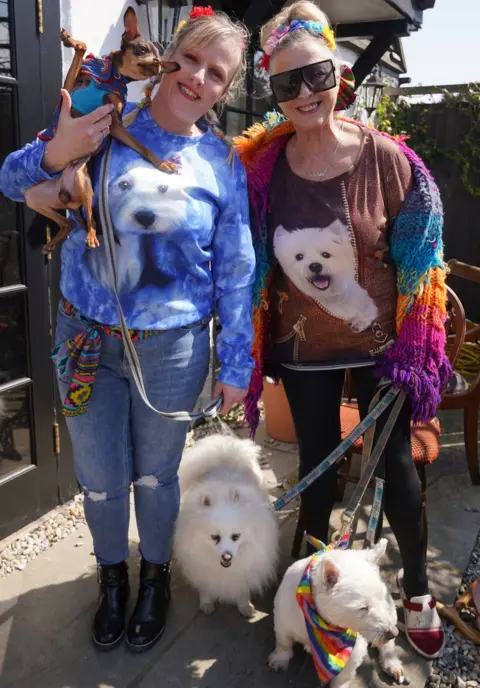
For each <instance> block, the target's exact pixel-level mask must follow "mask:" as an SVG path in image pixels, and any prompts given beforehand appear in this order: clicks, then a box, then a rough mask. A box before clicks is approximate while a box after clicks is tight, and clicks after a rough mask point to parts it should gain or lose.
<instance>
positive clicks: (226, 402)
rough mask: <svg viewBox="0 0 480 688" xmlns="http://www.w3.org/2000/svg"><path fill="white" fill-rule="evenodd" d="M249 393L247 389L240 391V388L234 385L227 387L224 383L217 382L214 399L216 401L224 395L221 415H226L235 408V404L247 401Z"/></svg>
mask: <svg viewBox="0 0 480 688" xmlns="http://www.w3.org/2000/svg"><path fill="white" fill-rule="evenodd" d="M247 391H248V390H246V389H240V387H234V386H233V385H226V384H225V383H223V382H217V384H216V385H215V391H214V393H213V397H214V399H216V398H217V397H219V396H220V394H223V406H222V408H221V409H220V413H221V414H222V415H226V414H227V413H228V412H229V411H230V410H231V409H232V408H233V406H235V404H238V402H239V401H242V399H245V397H246V396H247Z"/></svg>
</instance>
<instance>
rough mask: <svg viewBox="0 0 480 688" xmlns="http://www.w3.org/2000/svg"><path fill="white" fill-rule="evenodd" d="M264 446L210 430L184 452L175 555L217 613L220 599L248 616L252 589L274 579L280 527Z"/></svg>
mask: <svg viewBox="0 0 480 688" xmlns="http://www.w3.org/2000/svg"><path fill="white" fill-rule="evenodd" d="M260 451H261V448H260V447H259V446H258V445H256V444H255V443H254V442H252V441H251V440H241V439H238V438H236V437H233V436H225V435H211V436H209V437H205V438H203V439H201V440H199V441H198V442H197V443H196V444H195V445H194V446H193V447H192V448H191V449H189V450H187V451H186V452H185V454H184V456H183V458H182V461H181V463H180V470H179V478H180V491H181V503H180V512H179V516H178V520H177V524H176V529H175V541H174V554H175V558H176V560H177V561H178V563H179V565H180V568H181V570H182V573H183V575H184V577H185V578H186V579H187V581H188V582H189V583H190V584H191V585H192V587H193V588H195V589H196V590H198V592H199V594H200V608H201V609H202V611H203V612H204V613H205V614H211V613H212V612H213V611H214V609H215V602H225V603H229V604H234V605H236V606H237V608H238V611H239V612H240V613H241V614H243V615H244V616H246V617H251V616H252V614H253V613H254V611H255V609H254V607H253V605H252V603H251V601H250V597H251V594H252V593H255V592H261V591H262V590H263V589H264V588H265V587H266V586H267V585H268V583H270V582H271V581H272V580H274V578H275V574H276V567H277V561H278V542H279V528H278V522H277V519H276V517H275V514H274V513H273V511H272V509H271V508H270V502H269V498H268V492H267V490H266V487H265V486H264V483H263V475H262V470H261V468H260V465H259V462H258V459H259V455H260Z"/></svg>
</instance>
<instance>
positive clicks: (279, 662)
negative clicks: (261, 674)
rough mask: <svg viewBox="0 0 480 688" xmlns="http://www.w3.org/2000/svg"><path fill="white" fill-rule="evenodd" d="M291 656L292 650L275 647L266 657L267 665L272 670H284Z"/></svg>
mask: <svg viewBox="0 0 480 688" xmlns="http://www.w3.org/2000/svg"><path fill="white" fill-rule="evenodd" d="M292 656H293V651H292V650H278V649H276V650H274V651H273V652H272V653H271V654H270V655H269V657H268V666H269V667H270V669H271V670H272V671H286V670H287V669H288V665H289V662H290V660H291V659H292Z"/></svg>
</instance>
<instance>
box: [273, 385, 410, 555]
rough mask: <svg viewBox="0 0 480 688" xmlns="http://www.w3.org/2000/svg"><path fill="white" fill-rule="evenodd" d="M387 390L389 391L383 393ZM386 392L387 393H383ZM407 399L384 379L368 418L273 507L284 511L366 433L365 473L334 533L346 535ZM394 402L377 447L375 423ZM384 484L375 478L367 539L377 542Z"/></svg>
mask: <svg viewBox="0 0 480 688" xmlns="http://www.w3.org/2000/svg"><path fill="white" fill-rule="evenodd" d="M383 392H385V394H383ZM382 394H383V396H382ZM404 401H405V393H404V392H401V391H400V390H398V389H395V388H393V387H391V386H390V381H389V380H382V381H381V382H380V384H379V386H378V389H377V392H376V394H375V396H374V398H373V399H372V402H371V404H370V407H369V412H368V414H367V415H366V416H365V418H364V419H363V420H362V421H360V423H359V424H358V425H357V426H356V427H355V428H354V429H353V430H352V432H351V433H350V434H349V435H348V436H347V437H346V438H345V439H344V440H342V442H341V443H340V444H339V445H338V447H337V448H336V449H334V450H333V451H332V452H331V453H330V454H329V455H328V456H327V457H326V458H325V459H324V460H323V461H322V462H321V463H320V464H319V465H318V466H316V467H315V468H314V469H313V470H312V471H310V473H308V475H306V476H304V477H303V478H302V479H301V480H299V481H298V483H297V484H296V485H294V487H292V488H290V489H289V490H287V492H285V493H284V494H283V495H281V496H280V497H279V498H278V499H276V500H275V501H274V502H273V504H272V508H273V509H274V510H275V511H280V509H283V508H284V507H285V506H286V505H287V504H289V503H290V502H291V501H292V500H293V499H295V498H296V497H298V496H299V495H300V494H301V493H302V492H303V491H304V490H306V488H307V487H309V485H311V484H312V483H313V482H314V481H315V480H317V478H319V477H320V476H321V475H323V474H324V473H325V472H326V471H327V470H328V469H329V468H331V467H332V466H333V465H334V464H336V463H338V462H339V461H341V460H342V459H343V458H344V456H345V455H346V453H347V452H348V450H349V449H350V448H351V447H352V446H353V444H354V443H355V442H356V441H357V439H358V438H359V437H361V435H363V434H364V433H365V439H364V445H363V454H362V472H361V476H360V479H359V482H358V484H357V486H356V488H355V490H354V492H353V494H352V496H351V498H350V500H349V502H348V505H347V507H346V509H345V510H344V512H343V514H342V527H341V529H340V531H338V533H335V534H334V538H333V539H334V540H336V539H337V538H342V537H345V536H346V535H347V534H348V533H351V530H352V524H353V522H354V520H355V516H356V513H357V511H358V508H359V506H360V504H361V501H362V499H363V496H364V494H365V491H366V489H367V487H368V484H369V482H370V480H371V478H372V476H373V474H374V471H375V468H376V467H377V464H378V462H379V460H380V457H381V455H382V452H383V450H384V449H385V445H386V443H387V440H388V438H389V436H390V434H391V432H392V429H393V426H394V424H395V422H396V420H397V418H398V414H399V413H400V409H401V408H402V406H403V403H404ZM392 404H393V408H392V409H391V411H390V414H389V417H388V419H387V421H386V423H385V426H384V428H383V430H382V432H381V434H380V436H379V438H378V441H377V443H376V445H375V448H374V449H373V451H372V448H373V440H374V435H375V424H376V421H377V419H378V418H379V417H380V416H381V415H382V413H384V412H385V411H386V409H387V408H388V407H389V406H391V405H392ZM383 487H384V480H383V479H382V478H375V495H374V501H373V505H372V511H371V515H370V520H369V523H368V529H367V540H368V542H369V543H370V544H373V542H374V539H375V534H376V531H377V525H378V519H379V515H380V511H381V507H382V501H383Z"/></svg>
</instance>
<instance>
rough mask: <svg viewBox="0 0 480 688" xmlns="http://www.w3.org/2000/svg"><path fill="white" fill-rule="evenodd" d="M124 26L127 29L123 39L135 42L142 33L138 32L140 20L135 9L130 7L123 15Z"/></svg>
mask: <svg viewBox="0 0 480 688" xmlns="http://www.w3.org/2000/svg"><path fill="white" fill-rule="evenodd" d="M123 25H124V27H125V32H124V34H123V38H125V40H126V41H133V40H134V39H135V38H138V36H140V31H139V30H138V19H137V15H136V14H135V10H134V9H133V7H129V8H128V9H127V11H126V12H125V14H124V15H123Z"/></svg>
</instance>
